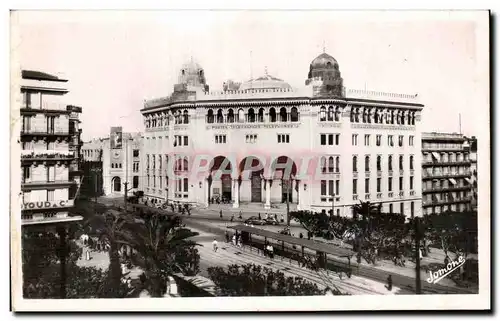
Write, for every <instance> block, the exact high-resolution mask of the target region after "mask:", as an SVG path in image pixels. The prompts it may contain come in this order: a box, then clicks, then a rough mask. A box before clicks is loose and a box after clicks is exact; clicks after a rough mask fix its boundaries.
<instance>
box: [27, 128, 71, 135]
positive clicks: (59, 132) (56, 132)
mask: <svg viewBox="0 0 500 321" xmlns="http://www.w3.org/2000/svg"><path fill="white" fill-rule="evenodd" d="M21 135H23V136H29V135H31V136H70V134H69V131H62V130H34V129H22V130H21Z"/></svg>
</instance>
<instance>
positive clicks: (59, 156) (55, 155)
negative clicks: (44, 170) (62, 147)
mask: <svg viewBox="0 0 500 321" xmlns="http://www.w3.org/2000/svg"><path fill="white" fill-rule="evenodd" d="M74 158H75V153H74V152H73V151H58V150H22V151H21V159H22V160H71V159H74Z"/></svg>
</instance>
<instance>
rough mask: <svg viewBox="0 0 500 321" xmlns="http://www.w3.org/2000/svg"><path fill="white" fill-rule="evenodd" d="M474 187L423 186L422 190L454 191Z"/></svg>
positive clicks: (429, 191)
mask: <svg viewBox="0 0 500 321" xmlns="http://www.w3.org/2000/svg"><path fill="white" fill-rule="evenodd" d="M470 189H472V186H470V185H467V186H443V187H441V186H440V187H431V188H423V189H422V191H423V192H426V193H432V192H444V191H448V192H452V191H466V190H470Z"/></svg>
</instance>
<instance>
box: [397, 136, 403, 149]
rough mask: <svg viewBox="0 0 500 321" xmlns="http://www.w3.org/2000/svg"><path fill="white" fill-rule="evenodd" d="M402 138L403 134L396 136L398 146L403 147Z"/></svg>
mask: <svg viewBox="0 0 500 321" xmlns="http://www.w3.org/2000/svg"><path fill="white" fill-rule="evenodd" d="M403 140H404V136H403V135H399V138H398V145H399V147H403Z"/></svg>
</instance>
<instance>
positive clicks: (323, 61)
mask: <svg viewBox="0 0 500 321" xmlns="http://www.w3.org/2000/svg"><path fill="white" fill-rule="evenodd" d="M335 66H336V67H337V68H338V66H339V64H338V62H337V60H335V58H333V57H332V56H330V55H329V54H327V53H325V52H324V53H322V54H321V55H319V56H318V57H316V58H314V60H313V61H312V62H311V67H312V68H331V67H335Z"/></svg>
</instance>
